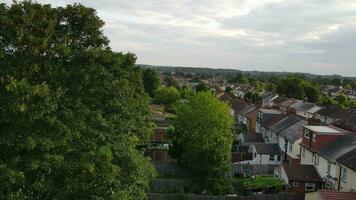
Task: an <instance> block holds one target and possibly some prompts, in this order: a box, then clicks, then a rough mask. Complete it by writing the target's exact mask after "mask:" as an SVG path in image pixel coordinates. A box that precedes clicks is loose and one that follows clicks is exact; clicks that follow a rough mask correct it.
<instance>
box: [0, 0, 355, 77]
mask: <svg viewBox="0 0 356 200" xmlns="http://www.w3.org/2000/svg"><path fill="white" fill-rule="evenodd" d="M5 2H11V0H5ZM38 2H41V3H51V4H53V5H66V4H72V3H75V2H80V3H82V4H84V5H86V6H90V7H93V8H95V9H96V10H97V11H98V15H99V16H100V17H101V18H102V19H103V20H104V21H105V22H106V24H105V27H104V32H105V34H106V35H107V36H108V37H109V39H110V41H111V47H112V48H113V49H114V50H116V51H123V52H133V53H135V54H136V55H137V57H138V63H142V64H143V63H144V64H151V65H176V66H194V67H212V68H234V69H240V70H261V71H291V72H309V73H315V74H341V75H347V76H356V0H76V1H73V0H53V1H50V0H38Z"/></svg>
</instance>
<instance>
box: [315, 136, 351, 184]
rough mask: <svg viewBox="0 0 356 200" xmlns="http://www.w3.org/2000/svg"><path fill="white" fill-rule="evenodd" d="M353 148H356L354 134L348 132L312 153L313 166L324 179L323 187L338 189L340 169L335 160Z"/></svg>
mask: <svg viewBox="0 0 356 200" xmlns="http://www.w3.org/2000/svg"><path fill="white" fill-rule="evenodd" d="M353 149H356V134H352V133H349V134H346V135H342V136H341V137H339V138H338V139H336V140H335V141H333V142H331V143H330V144H328V145H325V146H323V147H322V148H320V149H319V151H317V152H316V153H315V154H314V159H313V160H314V166H315V168H316V170H317V171H318V173H319V175H320V177H322V178H323V179H324V181H325V189H331V190H338V189H339V180H340V179H341V178H340V170H341V169H340V166H339V165H338V163H337V161H336V160H337V159H338V158H339V157H341V156H342V155H344V154H346V153H348V152H350V151H352V150H353ZM355 184H356V183H355Z"/></svg>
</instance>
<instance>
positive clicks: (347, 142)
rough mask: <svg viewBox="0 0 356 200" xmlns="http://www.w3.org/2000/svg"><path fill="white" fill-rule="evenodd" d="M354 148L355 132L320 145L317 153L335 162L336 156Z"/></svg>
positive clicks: (355, 141) (355, 143) (355, 142)
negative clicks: (322, 145)
mask: <svg viewBox="0 0 356 200" xmlns="http://www.w3.org/2000/svg"><path fill="white" fill-rule="evenodd" d="M355 148H356V134H353V133H349V134H346V135H343V136H341V137H340V138H338V139H337V140H335V141H334V142H332V143H330V144H328V145H326V146H324V147H322V148H321V149H320V150H319V152H318V154H319V155H321V156H323V157H324V158H326V159H328V160H329V161H332V162H335V161H336V159H337V158H339V157H340V156H342V155H344V154H345V153H348V152H350V151H351V150H353V149H355Z"/></svg>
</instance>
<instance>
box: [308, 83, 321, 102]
mask: <svg viewBox="0 0 356 200" xmlns="http://www.w3.org/2000/svg"><path fill="white" fill-rule="evenodd" d="M304 93H305V96H306V98H307V100H308V101H309V102H313V103H316V102H318V101H319V100H320V90H319V88H316V87H314V86H312V85H310V84H304Z"/></svg>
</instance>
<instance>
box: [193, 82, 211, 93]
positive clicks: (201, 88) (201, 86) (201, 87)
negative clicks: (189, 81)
mask: <svg viewBox="0 0 356 200" xmlns="http://www.w3.org/2000/svg"><path fill="white" fill-rule="evenodd" d="M209 90H210V88H209V87H208V86H207V85H206V84H205V83H203V82H200V83H199V84H198V85H197V86H195V91H196V92H207V91H209Z"/></svg>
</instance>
